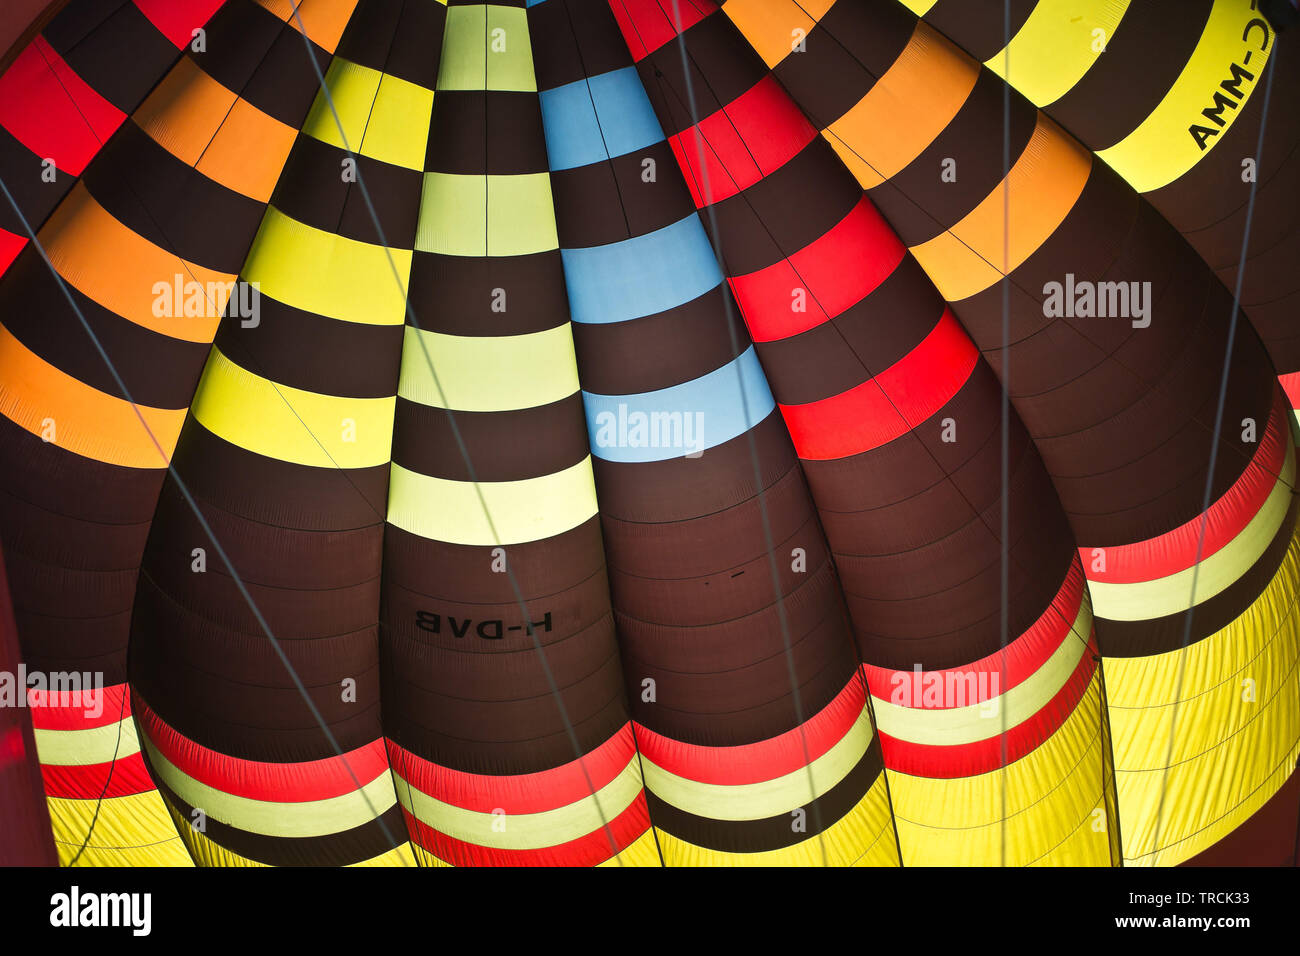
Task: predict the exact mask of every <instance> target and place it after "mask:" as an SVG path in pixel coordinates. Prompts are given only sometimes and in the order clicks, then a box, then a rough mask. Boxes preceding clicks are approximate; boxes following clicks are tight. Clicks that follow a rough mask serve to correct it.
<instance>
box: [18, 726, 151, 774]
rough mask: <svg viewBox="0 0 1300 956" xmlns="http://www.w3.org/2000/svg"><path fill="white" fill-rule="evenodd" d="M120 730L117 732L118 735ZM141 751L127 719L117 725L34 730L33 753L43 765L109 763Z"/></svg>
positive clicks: (133, 729)
mask: <svg viewBox="0 0 1300 956" xmlns="http://www.w3.org/2000/svg"><path fill="white" fill-rule="evenodd" d="M119 730H120V732H119ZM139 752H140V738H139V737H138V736H137V735H136V730H135V721H134V720H133V719H131V717H130V716H127V717H126V718H125V719H124V720H122V721H119V722H118V723H113V724H105V725H104V726H102V727H87V728H84V729H81V730H49V729H46V728H43V727H37V728H36V753H37V754H38V755H39V756H40V758H41V764H42V765H45V766H56V767H68V766H87V765H94V764H99V763H111V762H112V760H113V758H114V755H116V757H117V759H118V760H122V759H124V758H126V757H129V756H131V755H132V754H135V753H139Z"/></svg>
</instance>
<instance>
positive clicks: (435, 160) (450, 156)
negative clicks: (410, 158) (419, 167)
mask: <svg viewBox="0 0 1300 956" xmlns="http://www.w3.org/2000/svg"><path fill="white" fill-rule="evenodd" d="M425 168H426V169H427V170H429V171H431V172H439V173H456V174H459V175H465V176H473V175H478V176H482V175H485V174H486V175H489V176H511V175H520V174H525V173H544V172H546V168H547V166H546V136H545V133H544V132H543V130H542V109H541V105H540V103H539V102H538V99H537V94H536V93H524V92H512V91H504V90H442V91H440V92H439V93H438V95H437V96H436V97H435V98H434V102H433V119H432V122H430V124H429V147H428V153H427V156H426V159H425Z"/></svg>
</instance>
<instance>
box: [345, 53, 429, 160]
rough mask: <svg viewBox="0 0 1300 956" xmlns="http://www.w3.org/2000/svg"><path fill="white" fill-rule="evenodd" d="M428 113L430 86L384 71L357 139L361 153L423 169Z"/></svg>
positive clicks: (427, 137)
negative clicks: (367, 119) (360, 134)
mask: <svg viewBox="0 0 1300 956" xmlns="http://www.w3.org/2000/svg"><path fill="white" fill-rule="evenodd" d="M432 115H433V90H430V89H427V88H425V87H423V86H420V85H418V84H416V83H411V82H409V81H407V80H404V79H402V78H401V77H397V76H393V75H391V74H388V73H385V74H384V77H383V79H382V80H380V81H379V96H378V97H377V98H376V99H375V105H374V109H373V110H372V111H371V114H370V122H369V124H368V125H367V126H366V134H365V138H364V139H362V141H361V150H360V151H361V153H362V154H363V155H365V156H369V157H371V158H372V159H378V160H382V161H383V162H386V163H393V164H394V165H397V166H405V167H406V168H407V169H417V170H423V169H424V151H425V149H426V148H427V147H428V145H429V120H430V118H431V117H432Z"/></svg>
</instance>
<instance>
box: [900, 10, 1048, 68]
mask: <svg viewBox="0 0 1300 956" xmlns="http://www.w3.org/2000/svg"><path fill="white" fill-rule="evenodd" d="M880 2H882V0H877V3H880ZM1003 2H1004V0H939V2H938V3H936V4H935V5H934V6H933V7H931V8H930V10H929V12H928V13H926V15H925V20H926V22H927V23H929V24H930V25H931V26H933V27H934V28H935V29H937V30H939V31H940V32H941V33H944V34H946V35H947V36H948V38H949V39H950V40H952V41H953V42H954V43H956V44H957V45H958V46H961V47H964V48H965V49H966V51H967V52H968V53H970V55H971V56H973V57H974V58H975V59H977V60H979V61H980V62H981V63H983V62H984V61H985V60H987V59H988V58H989V57H991V56H992V55H993V54H995V53H997V52H998V51H999V50H1001V49H1002V48H1003V47H1005V46H1006V45H1007V43H1009V42H1010V40H1011V38H1012V37H1014V36H1015V35H1016V34H1017V33H1019V32H1020V28H1021V27H1023V26H1024V25H1025V21H1026V20H1028V19H1029V14H1031V13H1032V12H1033V10H1034V7H1035V6H1037V0H1011V16H1010V22H1009V23H1008V18H1007V13H1006V11H1005V10H1004V8H1003Z"/></svg>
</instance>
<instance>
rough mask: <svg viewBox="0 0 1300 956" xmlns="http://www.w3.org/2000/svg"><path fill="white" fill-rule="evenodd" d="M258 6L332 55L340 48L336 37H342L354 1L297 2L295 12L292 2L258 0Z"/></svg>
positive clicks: (301, 0)
mask: <svg viewBox="0 0 1300 956" xmlns="http://www.w3.org/2000/svg"><path fill="white" fill-rule="evenodd" d="M257 3H258V4H259V5H260V6H263V7H265V8H266V9H267V10H270V11H271V12H272V13H274V14H275V15H276V16H277V17H279V18H280V19H281V20H283V21H284V22H285V23H287V24H289V25H290V26H291V27H293V28H294V29H295V30H298V32H300V33H303V34H304V35H305V36H307V37H308V39H310V40H311V42H312V43H315V44H316V45H317V46H319V47H323V48H324V49H325V50H326V52H329V53H333V52H334V48H335V47H336V46H338V45H339V37H341V36H343V28H344V27H346V26H347V25H348V20H350V19H352V11H353V10H354V9H355V8H356V5H357V0H298V9H297V11H296V12H295V10H294V5H293V3H292V2H291V0H257ZM300 21H301V24H302V25H301V26H299V22H300Z"/></svg>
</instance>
